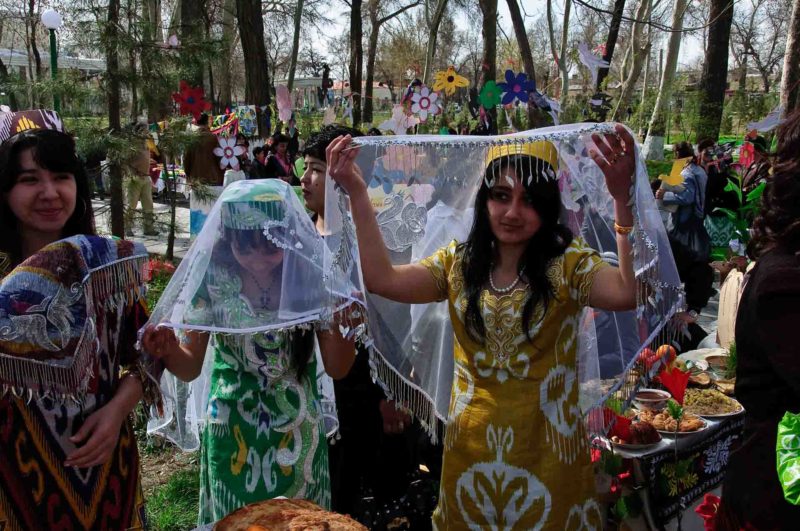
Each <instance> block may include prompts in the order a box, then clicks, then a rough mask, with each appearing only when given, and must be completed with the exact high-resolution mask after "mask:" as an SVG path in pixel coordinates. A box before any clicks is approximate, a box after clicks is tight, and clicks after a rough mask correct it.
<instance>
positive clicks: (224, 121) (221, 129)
mask: <svg viewBox="0 0 800 531" xmlns="http://www.w3.org/2000/svg"><path fill="white" fill-rule="evenodd" d="M210 131H211V132H212V133H214V134H215V135H222V136H232V137H235V136H236V135H237V134H238V133H239V117H238V116H237V115H236V113H229V114H220V115H217V116H214V119H213V120H212V122H211V129H210Z"/></svg>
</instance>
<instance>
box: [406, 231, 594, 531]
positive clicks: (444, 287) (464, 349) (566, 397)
mask: <svg viewBox="0 0 800 531" xmlns="http://www.w3.org/2000/svg"><path fill="white" fill-rule="evenodd" d="M421 263H422V264H423V265H424V266H426V267H427V268H428V269H429V271H430V272H431V274H432V275H433V276H434V278H435V280H436V283H437V285H438V287H439V290H440V294H441V298H442V299H447V300H448V301H449V307H450V318H451V320H452V323H453V329H454V332H455V339H456V340H455V347H454V355H455V376H454V381H453V389H452V395H451V399H450V411H449V418H450V420H449V422H448V424H447V435H446V437H445V448H444V460H443V464H442V482H441V488H440V498H439V506H438V507H437V508H436V511H435V512H434V514H433V523H434V526H435V528H436V529H438V530H440V531H443V530H445V529H448V530H460V529H475V530H478V529H480V530H483V529H492V530H539V529H553V530H556V529H557V530H563V529H570V530H575V529H602V527H603V525H602V524H603V519H602V513H601V510H600V506H599V505H598V503H597V502H596V501H595V499H594V497H593V495H594V491H595V489H594V479H593V473H592V466H591V460H590V455H589V448H588V441H587V438H586V433H585V431H584V429H583V424H582V421H581V419H580V415H579V409H578V368H577V359H576V355H577V351H578V348H577V347H578V330H579V326H580V318H581V312H582V309H583V307H584V306H586V305H587V303H588V298H589V292H590V290H591V286H592V281H593V280H594V277H595V274H596V273H597V271H599V270H600V269H601V268H602V267H605V265H604V263H603V261H602V260H601V258H600V256H599V255H598V254H597V253H596V252H595V251H593V250H592V249H591V248H590V247H588V246H587V245H586V244H585V243H584V242H583V241H582V240H580V239H578V238H576V239H575V240H573V242H572V243H571V244H570V246H569V247H568V248H567V250H566V252H565V253H564V254H563V255H562V256H560V257H558V258H555V259H553V261H552V262H551V264H550V266H549V269H548V271H547V276H548V279H549V280H550V282H551V284H552V285H553V286H554V292H555V293H556V298H555V300H551V302H550V304H549V307H548V311H547V314H546V315H545V316H544V318H543V319H541V317H542V307H541V305H539V307H538V308H537V309H536V310H534V317H533V319H531V329H530V336H531V337H532V338H533V342H532V343H531V342H530V341H528V340H527V338H526V336H525V334H524V333H523V330H522V309H523V306H524V304H525V300H526V298H527V296H528V289H529V288H527V287H523V288H521V289H517V290H515V291H512V292H510V293H508V294H504V295H501V296H496V295H494V294H492V293H490V292H489V291H488V290H484V291H483V293H482V294H481V304H480V306H481V311H482V313H483V319H484V323H485V325H486V339H485V342H484V344H483V345H481V344H479V343H477V342H475V341H473V340H472V339H471V338H470V337H469V335H468V334H467V331H466V328H465V326H464V311H465V309H466V306H467V300H466V297H465V292H464V291H463V288H464V281H463V276H462V266H461V253H460V252H459V251H458V250H457V244H456V242H452V243H451V244H450V245H449V246H447V247H443V248H441V249H439V250H438V251H437V252H436V253H435V254H434V255H433V256H431V257H429V258H426V259H425V260H423V261H422V262H421Z"/></svg>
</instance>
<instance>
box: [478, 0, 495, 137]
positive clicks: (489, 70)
mask: <svg viewBox="0 0 800 531" xmlns="http://www.w3.org/2000/svg"><path fill="white" fill-rule="evenodd" d="M478 4H479V5H480V8H481V13H482V14H483V18H482V20H481V35H482V36H483V57H482V59H481V62H482V65H483V67H482V69H481V76H480V79H479V82H478V86H480V87H482V86H483V85H484V84H485V83H486V82H487V81H492V80H495V79H497V0H478ZM488 114H489V130H490V131H491V133H492V134H497V108H496V107H495V108H494V109H490V110H489V112H488Z"/></svg>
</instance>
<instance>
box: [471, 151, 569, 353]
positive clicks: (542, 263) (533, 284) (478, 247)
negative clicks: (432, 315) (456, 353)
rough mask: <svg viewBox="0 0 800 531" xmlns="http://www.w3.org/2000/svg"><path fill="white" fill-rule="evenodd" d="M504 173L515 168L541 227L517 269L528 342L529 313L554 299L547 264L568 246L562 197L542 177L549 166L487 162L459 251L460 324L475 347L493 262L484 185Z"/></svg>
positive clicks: (520, 160) (524, 159) (532, 161)
mask: <svg viewBox="0 0 800 531" xmlns="http://www.w3.org/2000/svg"><path fill="white" fill-rule="evenodd" d="M508 168H513V169H514V171H515V173H516V174H517V176H518V177H519V179H520V182H521V183H522V184H523V186H524V187H525V193H526V194H527V195H528V197H529V198H530V202H531V205H532V206H533V208H534V209H535V210H536V212H537V213H538V214H539V217H540V218H541V221H542V225H541V227H540V228H539V230H538V231H537V232H536V234H534V235H533V237H532V238H531V239H530V241H529V242H528V245H527V247H526V248H525V252H524V253H523V254H522V258H521V259H520V262H519V265H518V267H519V271H520V273H522V272H523V270H524V278H525V280H526V281H527V282H528V285H529V286H530V296H529V297H528V300H527V301H526V302H525V306H524V307H523V310H522V327H523V329H524V330H525V335H526V336H527V337H528V339H529V340H530V339H531V337H530V335H529V330H530V325H531V319H532V317H533V311H534V309H535V308H536V307H537V305H539V304H542V305H543V308H544V310H545V311H546V310H547V306H548V305H549V303H550V301H551V300H552V299H553V298H554V297H555V287H554V286H553V285H552V284H551V283H550V281H549V280H548V279H547V268H548V265H549V264H550V262H551V261H552V260H553V259H554V258H556V257H558V256H560V255H562V254H564V251H565V250H566V249H567V247H569V244H570V243H571V242H572V231H571V230H570V229H569V227H567V226H565V225H562V224H561V223H560V222H559V217H560V215H561V194H560V192H559V190H558V181H556V179H553V178H552V177H548V176H547V173H550V172H551V171H552V168H551V166H550V164H548V163H547V162H545V161H543V160H541V159H537V158H534V157H530V156H527V155H511V156H506V157H501V158H498V159H495V160H494V161H492V163H491V164H490V165H489V167H488V168H487V169H486V179H484V182H483V184H482V185H481V187H480V190H478V195H477V197H476V198H475V220H474V221H473V223H472V230H471V231H470V234H469V238H467V241H466V242H465V243H463V244H461V245H460V246H459V252H463V257H462V268H463V269H462V270H463V274H464V289H465V291H466V294H467V309H466V312H465V314H464V319H465V321H466V323H465V324H466V328H467V333H468V334H469V335H470V337H472V339H474V340H475V341H478V342H480V343H483V339H484V337H485V336H486V326H485V324H484V322H483V316H482V315H481V310H480V295H481V291H482V290H483V289H484V288H485V287H486V284H487V283H488V282H489V274H490V272H491V268H492V263H493V262H494V260H495V250H494V242H495V236H494V233H493V232H492V228H491V225H490V224H489V211H488V209H487V207H486V202H487V200H488V197H489V187H488V186H487V184H486V180H487V179H493V178H499V177H500V176H501V175H505V173H504V172H505V171H506V170H507V169H508ZM531 172H533V175H532V178H531V179H530V182H529V183H528V178H527V177H528V175H529V174H530V173H531Z"/></svg>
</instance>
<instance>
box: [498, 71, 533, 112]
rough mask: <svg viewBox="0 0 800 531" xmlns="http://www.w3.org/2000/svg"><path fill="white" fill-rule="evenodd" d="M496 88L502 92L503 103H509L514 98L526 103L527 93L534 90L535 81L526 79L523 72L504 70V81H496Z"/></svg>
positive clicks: (526, 76) (512, 101)
mask: <svg viewBox="0 0 800 531" xmlns="http://www.w3.org/2000/svg"><path fill="white" fill-rule="evenodd" d="M497 88H498V89H500V90H501V91H502V92H503V99H502V101H501V103H502V104H503V105H510V104H512V103H514V100H519V101H521V102H522V103H528V94H529V93H531V92H533V91H534V90H536V82H535V81H534V80H532V79H528V75H527V74H526V73H525V72H520V73H519V74H515V73H514V71H513V70H506V81H505V83H497Z"/></svg>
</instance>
